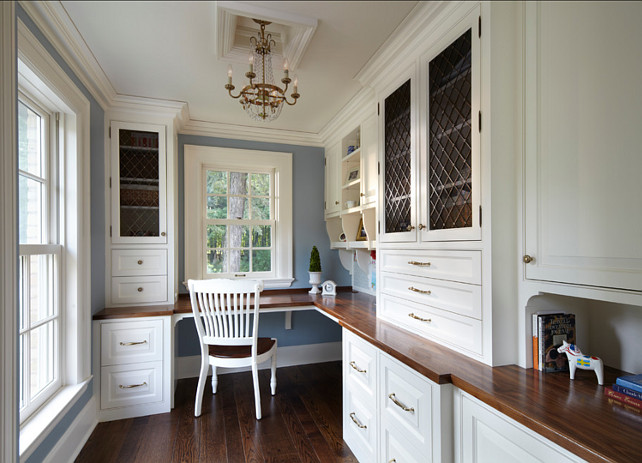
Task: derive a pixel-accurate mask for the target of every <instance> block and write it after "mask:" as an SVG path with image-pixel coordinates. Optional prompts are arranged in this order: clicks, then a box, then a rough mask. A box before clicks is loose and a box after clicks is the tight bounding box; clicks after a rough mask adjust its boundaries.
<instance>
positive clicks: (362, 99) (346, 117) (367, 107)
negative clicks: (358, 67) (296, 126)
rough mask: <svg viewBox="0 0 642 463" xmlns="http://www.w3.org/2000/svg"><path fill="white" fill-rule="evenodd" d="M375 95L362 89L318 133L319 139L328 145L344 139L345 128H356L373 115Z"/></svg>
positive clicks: (369, 90)
mask: <svg viewBox="0 0 642 463" xmlns="http://www.w3.org/2000/svg"><path fill="white" fill-rule="evenodd" d="M375 110H376V106H375V95H374V93H373V91H372V90H371V89H369V88H363V89H361V90H360V91H359V93H357V94H356V95H355V96H354V97H352V99H351V100H350V101H349V102H348V103H346V105H345V106H344V107H343V108H341V110H340V111H339V112H338V113H337V114H336V115H335V116H334V117H333V118H332V119H331V120H330V122H328V123H327V124H326V125H325V127H323V128H322V129H321V131H320V132H319V139H320V140H322V141H323V144H325V145H328V144H330V143H332V141H333V140H336V139H338V138H341V137H344V136H345V135H346V134H345V133H344V132H345V131H346V127H357V126H358V125H359V124H360V123H361V122H362V121H364V120H366V119H367V118H368V117H369V116H371V115H372V114H375V112H376V111H375Z"/></svg>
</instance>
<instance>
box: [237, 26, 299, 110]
mask: <svg viewBox="0 0 642 463" xmlns="http://www.w3.org/2000/svg"><path fill="white" fill-rule="evenodd" d="M254 22H255V23H258V24H259V25H260V26H261V30H260V32H259V33H258V34H257V36H256V37H250V45H251V47H252V48H253V49H254V50H253V51H252V53H251V54H250V71H249V72H246V73H245V77H247V78H248V79H249V80H250V83H249V84H247V85H246V86H245V87H243V89H242V90H241V91H240V92H239V94H238V95H236V96H234V95H232V90H234V88H235V87H234V85H232V66H230V67H229V68H228V71H227V78H228V80H227V85H225V89H226V90H227V91H228V93H229V94H230V96H231V97H232V98H234V99H237V98H240V100H239V102H240V103H241V106H243V109H244V110H245V112H247V114H248V115H249V116H250V118H252V119H254V120H256V121H273V120H275V119H276V118H277V117H279V115H280V114H281V109H283V103H287V104H289V105H290V106H294V105H295V104H296V101H297V98H299V97H300V96H301V95H299V93H297V83H298V82H297V79H296V78H295V79H294V86H293V87H294V88H293V91H292V94H291V97H292V102H291V103H290V102H289V101H288V99H287V95H286V92H287V91H288V85H289V84H290V82H292V79H290V77H289V75H288V74H289V70H288V63H287V60H284V61H283V73H284V77H283V79H281V82H282V83H283V84H284V85H285V87H284V88H281V87H279V86H277V85H275V84H274V75H273V74H272V46H273V45H275V44H276V43H275V42H274V40H273V39H272V34H267V35H266V34H265V26H267V25H268V24H270V22H269V21H262V20H259V19H254ZM255 71H256V72H255ZM257 75H258V76H259V79H258V81H256V80H255V79H256V76H257Z"/></svg>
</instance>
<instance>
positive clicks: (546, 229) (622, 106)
mask: <svg viewBox="0 0 642 463" xmlns="http://www.w3.org/2000/svg"><path fill="white" fill-rule="evenodd" d="M525 8H526V24H525V26H526V72H525V77H526V87H525V95H526V100H525V122H526V126H525V128H526V132H525V136H526V144H525V150H526V152H525V165H524V169H525V172H524V179H525V249H524V251H525V254H526V255H528V256H530V257H531V258H532V261H531V262H530V263H528V264H526V267H525V275H526V277H527V278H529V279H535V280H548V281H557V282H563V283H571V284H581V285H591V286H601V287H610V288H622V289H630V290H637V291H642V179H641V176H642V155H641V154H640V134H641V133H642V118H640V108H641V107H642V91H640V82H642V59H640V51H639V48H640V44H641V43H642V28H640V24H641V23H642V3H639V2H582V3H577V2H570V3H569V2H537V3H535V2H533V3H530V2H527V3H526V5H525ZM527 260H528V259H527Z"/></svg>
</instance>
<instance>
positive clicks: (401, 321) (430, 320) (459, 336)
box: [377, 293, 482, 355]
mask: <svg viewBox="0 0 642 463" xmlns="http://www.w3.org/2000/svg"><path fill="white" fill-rule="evenodd" d="M377 310H378V312H377V315H378V316H380V317H382V318H384V319H386V320H388V321H390V322H391V323H394V324H396V325H400V326H401V327H403V328H406V329H409V330H411V331H413V332H415V333H417V334H419V335H421V336H425V337H427V338H430V339H435V340H436V341H441V342H443V343H445V344H448V345H450V346H452V347H454V348H460V349H464V350H466V351H469V352H471V353H473V354H476V355H481V353H482V352H481V350H482V324H481V321H480V320H477V319H474V318H470V317H464V316H462V315H458V314H455V313H452V312H447V311H445V310H441V309H436V308H432V307H429V306H426V305H422V304H417V303H415V302H412V301H408V300H405V299H401V298H398V297H394V296H390V295H389V294H385V293H382V294H381V301H380V304H379V307H378V309H377Z"/></svg>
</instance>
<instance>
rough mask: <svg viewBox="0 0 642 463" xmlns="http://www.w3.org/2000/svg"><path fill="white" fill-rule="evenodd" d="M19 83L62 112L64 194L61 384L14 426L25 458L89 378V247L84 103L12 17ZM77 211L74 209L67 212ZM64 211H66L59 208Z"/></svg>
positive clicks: (86, 109) (86, 113)
mask: <svg viewBox="0 0 642 463" xmlns="http://www.w3.org/2000/svg"><path fill="white" fill-rule="evenodd" d="M18 58H19V61H18V75H19V81H20V84H21V85H23V86H24V87H25V88H26V89H27V90H28V91H29V93H31V94H32V95H34V96H35V97H37V98H38V99H39V100H41V101H44V102H48V103H49V104H50V105H51V106H52V107H55V108H57V110H58V111H59V112H60V113H61V115H60V117H61V118H64V133H63V134H62V142H63V143H62V146H63V147H64V149H63V151H62V152H61V153H60V156H61V158H62V162H61V163H60V166H61V168H60V172H59V175H60V181H61V182H64V185H65V191H73V192H74V193H75V194H71V195H66V196H65V199H64V201H62V202H61V203H60V205H59V207H60V212H61V217H63V220H64V221H63V223H61V224H60V230H61V235H60V243H61V244H62V246H63V249H64V250H65V253H64V254H65V255H64V256H63V258H62V275H64V276H63V278H64V283H63V286H62V297H63V299H62V304H61V306H62V307H61V309H62V310H63V311H64V318H63V327H62V333H63V336H64V338H65V342H64V344H63V350H64V352H63V356H62V369H61V377H62V384H63V387H62V388H61V389H60V390H59V392H58V393H56V394H55V395H54V397H53V398H52V399H51V400H49V401H48V402H47V403H46V404H45V405H44V406H43V407H42V408H41V409H40V410H39V411H37V412H36V413H34V414H33V415H32V417H31V418H29V420H28V421H27V422H26V423H24V424H23V425H22V426H21V428H20V445H19V447H20V461H24V460H26V459H27V458H28V457H29V456H30V455H31V453H32V452H33V451H34V450H35V449H36V448H37V446H38V445H39V444H40V443H41V442H42V441H43V440H44V439H45V438H46V437H47V435H48V434H49V432H50V431H51V430H52V429H53V428H54V426H55V424H57V423H58V422H59V421H60V419H62V417H63V416H64V414H65V413H66V412H67V411H68V410H69V409H70V408H71V407H72V406H73V404H74V403H76V401H77V400H78V398H79V397H80V396H81V395H82V392H83V391H84V390H85V389H86V388H87V386H88V384H89V381H90V380H91V325H90V324H91V310H90V307H91V301H90V295H91V289H90V287H91V248H90V243H91V241H90V239H91V234H90V209H89V208H90V202H89V192H90V188H89V175H90V172H89V164H90V156H89V153H90V145H89V128H90V127H89V122H90V104H89V101H88V100H87V98H86V97H85V96H84V95H83V93H82V92H81V91H80V89H78V88H77V87H76V85H75V84H74V83H73V81H72V80H71V79H70V78H69V76H67V74H66V73H65V72H64V71H63V70H62V68H61V67H60V66H59V65H58V63H56V62H55V60H54V59H53V58H52V57H51V56H50V55H49V53H48V52H47V51H46V49H45V48H44V47H43V46H42V45H41V44H40V42H39V41H38V40H37V39H36V37H35V36H34V35H33V34H32V33H31V32H30V31H29V30H28V29H27V27H26V26H25V25H24V23H22V21H20V20H18ZM73 211H77V212H76V213H71V212H73ZM65 212H68V213H65Z"/></svg>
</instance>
